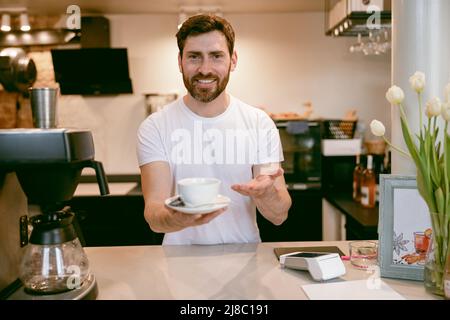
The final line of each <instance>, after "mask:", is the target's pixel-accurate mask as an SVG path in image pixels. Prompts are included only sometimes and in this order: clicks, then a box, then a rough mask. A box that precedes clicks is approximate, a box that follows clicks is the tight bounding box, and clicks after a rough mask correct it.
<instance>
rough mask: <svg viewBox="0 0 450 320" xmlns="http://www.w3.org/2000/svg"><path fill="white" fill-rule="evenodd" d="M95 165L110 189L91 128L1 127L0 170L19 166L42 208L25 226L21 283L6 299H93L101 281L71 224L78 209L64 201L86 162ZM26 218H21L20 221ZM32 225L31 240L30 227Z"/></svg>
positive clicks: (30, 195) (31, 197)
mask: <svg viewBox="0 0 450 320" xmlns="http://www.w3.org/2000/svg"><path fill="white" fill-rule="evenodd" d="M86 167H91V168H94V169H95V173H96V177H97V182H98V185H99V189H100V193H101V194H102V195H106V194H108V193H109V190H108V183H107V179H106V176H105V172H104V170H103V166H102V163H101V162H98V161H95V160H94V143H93V138H92V134H91V132H90V131H88V130H76V129H64V128H53V129H8V130H0V172H3V173H7V172H15V173H16V176H17V179H18V181H19V183H20V186H21V187H22V190H23V191H24V193H25V195H26V196H27V200H28V205H37V207H38V208H40V214H38V215H35V216H33V217H31V218H30V219H29V220H30V222H31V223H30V224H28V223H26V224H25V230H24V227H22V228H21V231H22V233H25V237H22V238H25V240H24V242H25V243H26V242H29V243H28V244H27V248H26V250H25V252H24V255H23V258H22V262H21V266H20V275H19V278H20V280H21V283H22V286H21V287H20V288H19V289H17V290H16V291H14V292H13V293H12V294H11V295H10V296H9V297H8V299H33V300H34V299H36V300H39V299H45V300H53V299H95V297H96V296H97V284H96V281H95V277H94V275H93V274H92V273H91V272H90V271H89V262H88V259H87V257H86V254H85V253H84V250H83V248H82V246H81V244H80V241H79V239H78V235H77V232H76V231H75V228H74V225H73V219H74V216H75V215H74V213H73V212H72V211H71V209H70V207H69V206H67V205H66V203H67V201H68V200H70V199H71V198H72V197H73V194H74V192H75V190H76V188H77V185H78V182H79V179H80V176H81V172H82V170H83V168H86ZM22 224H23V222H22ZM28 226H31V228H32V231H31V235H30V237H29V240H28V231H27V227H28Z"/></svg>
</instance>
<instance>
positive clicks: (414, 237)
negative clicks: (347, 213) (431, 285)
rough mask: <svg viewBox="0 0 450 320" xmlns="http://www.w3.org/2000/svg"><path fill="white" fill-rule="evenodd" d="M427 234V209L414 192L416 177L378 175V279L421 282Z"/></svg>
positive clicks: (428, 241) (428, 231)
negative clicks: (386, 278) (379, 276)
mask: <svg viewBox="0 0 450 320" xmlns="http://www.w3.org/2000/svg"><path fill="white" fill-rule="evenodd" d="M431 232H432V231H431V219H430V215H429V212H428V207H427V205H426V203H425V201H424V200H423V199H422V197H421V196H420V194H419V191H418V190H417V182H416V177H415V176H400V175H386V174H383V175H380V212H379V221H378V235H379V251H378V261H379V262H380V274H381V276H382V277H388V278H400V279H410V280H423V273H424V264H425V257H426V252H427V250H428V244H429V243H430V240H431Z"/></svg>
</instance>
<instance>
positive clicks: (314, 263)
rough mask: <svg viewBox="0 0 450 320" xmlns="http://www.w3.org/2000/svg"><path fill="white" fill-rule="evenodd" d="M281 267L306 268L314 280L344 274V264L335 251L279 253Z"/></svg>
mask: <svg viewBox="0 0 450 320" xmlns="http://www.w3.org/2000/svg"><path fill="white" fill-rule="evenodd" d="M280 265H281V267H282V268H290V269H297V270H308V271H309V273H310V274H311V276H312V278H313V279H314V280H316V281H323V280H329V279H333V278H337V277H340V276H342V275H344V274H345V266H344V263H343V262H342V260H341V257H340V256H339V254H337V253H324V252H292V253H287V254H283V255H280Z"/></svg>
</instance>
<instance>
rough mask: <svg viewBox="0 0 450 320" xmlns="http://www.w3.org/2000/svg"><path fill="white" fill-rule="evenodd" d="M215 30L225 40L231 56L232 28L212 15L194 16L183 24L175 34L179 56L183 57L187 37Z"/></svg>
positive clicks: (223, 20) (232, 46)
mask: <svg viewBox="0 0 450 320" xmlns="http://www.w3.org/2000/svg"><path fill="white" fill-rule="evenodd" d="M216 30H217V31H220V32H222V33H223V35H224V36H225V38H226V39H227V44H228V50H229V51H230V56H231V55H232V54H233V50H234V30H233V27H232V26H231V24H230V23H229V22H228V21H227V20H225V19H223V18H221V17H219V16H216V15H212V14H199V15H195V16H192V17H190V18H189V19H187V20H186V21H185V22H184V23H183V25H182V26H181V28H180V30H178V32H177V43H178V49H179V50H180V55H181V56H183V49H184V44H185V42H186V39H187V38H188V37H190V36H197V35H200V34H203V33H208V32H211V31H216Z"/></svg>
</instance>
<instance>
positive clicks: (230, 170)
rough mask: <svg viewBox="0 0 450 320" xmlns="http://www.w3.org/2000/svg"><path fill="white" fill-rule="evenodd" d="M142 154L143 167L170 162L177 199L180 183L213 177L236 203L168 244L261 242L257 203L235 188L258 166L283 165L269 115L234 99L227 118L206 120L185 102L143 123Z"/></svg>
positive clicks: (139, 149) (139, 151)
mask: <svg viewBox="0 0 450 320" xmlns="http://www.w3.org/2000/svg"><path fill="white" fill-rule="evenodd" d="M137 154H138V161H139V166H142V165H145V164H147V163H150V162H153V161H165V162H168V163H169V166H170V170H171V174H172V178H173V180H172V182H173V187H174V190H172V194H173V195H175V194H177V193H176V190H175V189H176V181H178V180H180V179H184V178H193V177H208V178H217V179H220V180H221V181H222V183H221V186H220V194H222V195H224V196H227V197H229V198H230V199H231V203H230V205H229V206H228V209H227V210H226V211H225V212H224V213H222V214H221V215H219V216H218V217H216V218H215V219H213V220H211V221H210V222H209V223H207V224H204V225H200V226H195V227H189V228H186V229H183V230H181V231H177V232H171V233H166V234H165V236H164V241H163V244H165V245H166V244H174V245H178V244H222V243H254V242H261V238H260V236H259V229H258V226H257V223H256V206H255V203H254V202H253V201H252V199H251V198H250V197H248V196H243V195H241V194H239V193H237V192H235V191H233V190H232V189H231V185H233V184H237V183H239V184H240V183H246V182H248V181H250V180H251V179H252V178H253V174H252V166H253V165H255V164H265V163H278V162H281V161H283V152H282V148H281V142H280V137H279V133H278V130H277V128H276V126H275V124H274V122H273V121H272V119H271V118H270V117H269V116H268V115H267V114H266V113H265V112H264V111H262V110H260V109H257V108H255V107H252V106H250V105H248V104H245V103H243V102H242V101H240V100H238V99H236V98H234V97H232V96H230V104H229V106H228V107H227V109H226V110H225V111H224V112H223V113H222V114H220V115H218V116H216V117H212V118H205V117H201V116H198V115H197V114H195V113H194V112H192V111H191V110H190V109H189V108H188V107H187V106H186V105H185V104H184V102H183V98H179V99H178V100H176V101H174V102H172V103H170V104H169V105H167V106H166V107H164V108H163V109H162V110H161V111H158V112H156V113H153V114H151V115H150V116H149V117H147V119H145V120H144V121H143V122H142V124H141V126H140V127H139V131H138V147H137Z"/></svg>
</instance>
